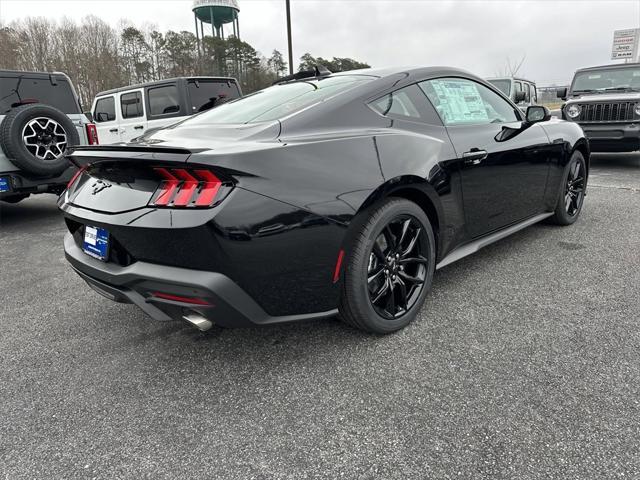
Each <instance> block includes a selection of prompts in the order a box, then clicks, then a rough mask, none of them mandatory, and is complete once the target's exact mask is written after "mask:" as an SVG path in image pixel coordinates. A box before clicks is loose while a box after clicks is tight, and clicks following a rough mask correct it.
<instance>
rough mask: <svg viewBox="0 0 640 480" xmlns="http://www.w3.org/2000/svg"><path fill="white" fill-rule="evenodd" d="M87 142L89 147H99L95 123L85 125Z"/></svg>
mask: <svg viewBox="0 0 640 480" xmlns="http://www.w3.org/2000/svg"><path fill="white" fill-rule="evenodd" d="M87 140H88V141H89V145H99V144H100V142H99V141H98V129H97V128H96V124H95V123H87Z"/></svg>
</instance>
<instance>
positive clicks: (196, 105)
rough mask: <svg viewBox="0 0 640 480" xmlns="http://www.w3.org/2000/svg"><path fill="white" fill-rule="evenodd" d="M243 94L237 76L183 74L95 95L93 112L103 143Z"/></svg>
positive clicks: (129, 136)
mask: <svg viewBox="0 0 640 480" xmlns="http://www.w3.org/2000/svg"><path fill="white" fill-rule="evenodd" d="M241 96H242V91H241V89H240V86H239V85H238V82H237V80H236V79H235V78H227V77H180V78H171V79H167V80H161V81H157V82H150V83H144V84H140V85H133V86H128V87H122V88H116V89H113V90H108V91H105V92H100V93H98V94H97V95H96V97H95V99H94V101H93V106H92V108H91V113H92V116H93V119H94V121H95V122H96V125H97V128H98V135H99V136H100V143H102V144H113V143H119V142H129V141H131V140H133V139H134V138H136V137H139V136H141V135H142V134H143V133H145V132H146V131H147V130H149V129H155V128H161V127H165V126H167V125H171V124H174V123H177V122H179V121H180V120H183V119H185V118H187V117H189V116H191V115H194V114H197V113H201V112H204V111H206V110H209V109H211V108H214V107H217V106H219V105H222V104H223V103H226V102H229V101H231V100H235V99H236V98H239V97H241Z"/></svg>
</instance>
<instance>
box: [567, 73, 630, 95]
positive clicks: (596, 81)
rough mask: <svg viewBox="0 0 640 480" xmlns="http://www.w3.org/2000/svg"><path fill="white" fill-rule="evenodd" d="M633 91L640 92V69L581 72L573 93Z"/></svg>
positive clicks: (576, 78)
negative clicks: (609, 90)
mask: <svg viewBox="0 0 640 480" xmlns="http://www.w3.org/2000/svg"><path fill="white" fill-rule="evenodd" d="M607 89H611V90H615V89H633V90H640V67H636V68H617V69H611V70H597V71H593V72H579V73H576V76H575V78H574V80H573V87H572V89H571V90H572V91H574V92H576V91H581V90H582V91H590V90H598V91H599V90H607Z"/></svg>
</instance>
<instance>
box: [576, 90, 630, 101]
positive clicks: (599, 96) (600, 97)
mask: <svg viewBox="0 0 640 480" xmlns="http://www.w3.org/2000/svg"><path fill="white" fill-rule="evenodd" d="M634 100H640V92H611V93H592V94H587V95H580V96H577V97H571V98H569V99H568V100H567V103H585V102H628V101H634Z"/></svg>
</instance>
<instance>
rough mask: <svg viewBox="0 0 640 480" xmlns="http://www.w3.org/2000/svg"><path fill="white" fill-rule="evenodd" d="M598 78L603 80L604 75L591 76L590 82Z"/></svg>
mask: <svg viewBox="0 0 640 480" xmlns="http://www.w3.org/2000/svg"><path fill="white" fill-rule="evenodd" d="M598 78H602V75H599V74H598V75H589V80H596V79H598Z"/></svg>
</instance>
